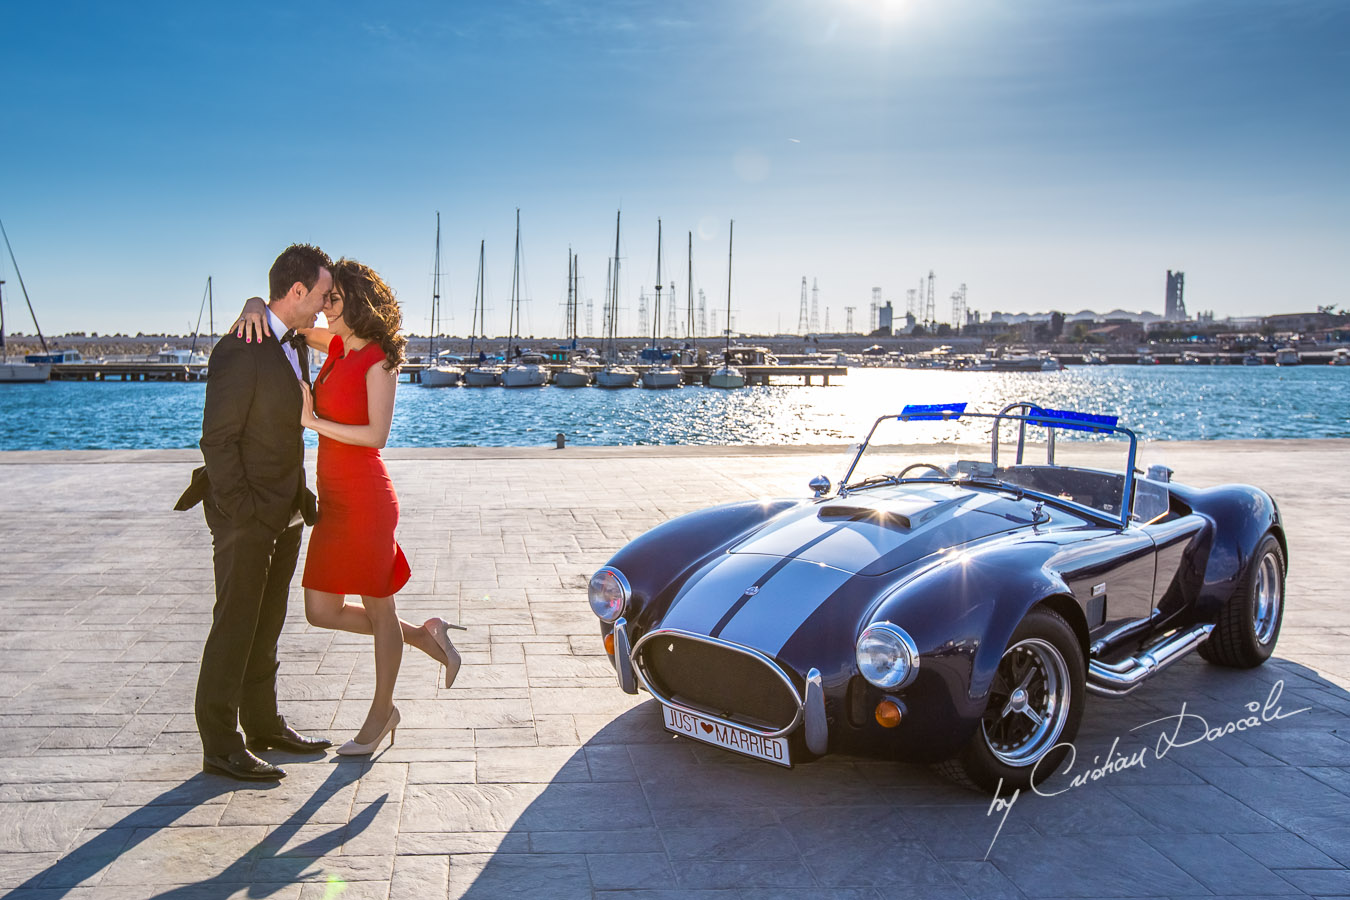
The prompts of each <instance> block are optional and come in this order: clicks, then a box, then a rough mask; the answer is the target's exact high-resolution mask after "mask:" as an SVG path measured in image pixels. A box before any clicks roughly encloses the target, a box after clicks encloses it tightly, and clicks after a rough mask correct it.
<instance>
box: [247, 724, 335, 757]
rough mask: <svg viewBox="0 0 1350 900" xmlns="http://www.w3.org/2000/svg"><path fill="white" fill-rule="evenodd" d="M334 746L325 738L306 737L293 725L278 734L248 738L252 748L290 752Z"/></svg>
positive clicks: (320, 749)
mask: <svg viewBox="0 0 1350 900" xmlns="http://www.w3.org/2000/svg"><path fill="white" fill-rule="evenodd" d="M331 746H333V742H332V741H329V740H325V739H323V738H313V737H305V736H304V735H303V734H301V733H300V732H298V731H296V730H295V729H294V728H292V727H291V726H289V725H287V726H286V727H285V728H283V729H281V730H280V731H278V732H277V733H276V734H264V735H259V736H258V737H251V738H249V739H248V749H250V750H285V751H286V752H288V753H319V752H321V751H323V750H327V749H328V748H329V747H331Z"/></svg>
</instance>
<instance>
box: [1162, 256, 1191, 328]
mask: <svg viewBox="0 0 1350 900" xmlns="http://www.w3.org/2000/svg"><path fill="white" fill-rule="evenodd" d="M1185 293H1186V273H1185V272H1173V271H1172V270H1171V269H1168V270H1167V299H1166V302H1165V303H1164V304H1163V318H1164V319H1166V320H1167V321H1169V322H1184V321H1186V301H1185V299H1184V297H1183V295H1184V294H1185Z"/></svg>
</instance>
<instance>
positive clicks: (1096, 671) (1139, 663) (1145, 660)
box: [1087, 625, 1214, 697]
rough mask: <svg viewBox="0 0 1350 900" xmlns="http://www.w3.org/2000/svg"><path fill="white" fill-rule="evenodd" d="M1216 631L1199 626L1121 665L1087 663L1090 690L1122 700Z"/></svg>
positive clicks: (1095, 661)
mask: <svg viewBox="0 0 1350 900" xmlns="http://www.w3.org/2000/svg"><path fill="white" fill-rule="evenodd" d="M1213 630H1214V626H1213V625H1196V626H1194V627H1193V628H1190V629H1187V630H1186V631H1178V632H1177V633H1176V634H1173V635H1171V636H1169V637H1166V638H1163V639H1162V640H1161V641H1159V642H1158V643H1156V644H1154V645H1153V646H1152V647H1149V648H1148V649H1146V650H1144V651H1143V652H1141V653H1140V654H1139V655H1137V656H1131V657H1129V658H1127V659H1122V660H1121V661H1120V662H1115V663H1107V662H1101V661H1100V660H1095V659H1094V660H1091V661H1090V662H1089V663H1088V682H1087V689H1088V690H1089V691H1091V692H1092V693H1094V694H1099V695H1101V696H1103V697H1123V696H1125V695H1126V694H1128V693H1130V692H1131V691H1133V690H1134V689H1135V688H1137V687H1139V685H1141V684H1143V683H1144V682H1145V681H1146V680H1147V679H1149V678H1151V677H1152V676H1154V675H1156V674H1157V673H1158V672H1161V671H1162V670H1163V669H1165V668H1167V667H1168V666H1170V665H1171V664H1172V663H1174V662H1176V661H1177V660H1179V659H1181V658H1182V657H1183V656H1185V655H1186V654H1187V653H1190V652H1191V651H1192V650H1194V649H1195V648H1196V647H1199V646H1200V645H1201V644H1203V643H1204V642H1205V641H1206V640H1207V639H1208V638H1209V633H1210V632H1211V631H1213Z"/></svg>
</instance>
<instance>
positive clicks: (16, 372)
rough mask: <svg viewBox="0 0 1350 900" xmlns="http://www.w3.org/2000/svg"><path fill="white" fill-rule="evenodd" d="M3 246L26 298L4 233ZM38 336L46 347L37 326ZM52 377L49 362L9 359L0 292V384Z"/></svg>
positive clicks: (1, 283) (0, 283) (30, 309)
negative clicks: (12, 360) (7, 252)
mask: <svg viewBox="0 0 1350 900" xmlns="http://www.w3.org/2000/svg"><path fill="white" fill-rule="evenodd" d="M4 228H5V226H4V224H3V223H0V232H4ZM5 247H6V249H8V250H9V261H10V262H11V263H13V264H14V274H15V275H17V276H18V278H19V287H20V288H23V298H24V300H25V301H27V300H28V289H27V288H26V287H24V286H23V275H20V274H19V263H18V260H16V259H15V258H14V248H12V247H10V246H9V235H8V234H5ZM4 284H5V282H4V281H3V280H0V291H3V290H4ZM28 312H29V313H32V312H33V304H32V302H31V301H30V302H29V303H28ZM33 324H34V326H37V316H33ZM37 332H38V338H39V339H40V340H41V341H42V349H43V350H44V351H45V350H46V349H47V339H46V338H44V337H42V329H41V327H38V329H37ZM51 377H52V366H51V363H45V362H42V363H31V362H19V361H18V360H15V361H14V362H10V361H9V346H8V345H7V344H6V343H5V302H4V296H3V294H0V384H20V383H34V382H43V381H47V380H49V379H50V378H51Z"/></svg>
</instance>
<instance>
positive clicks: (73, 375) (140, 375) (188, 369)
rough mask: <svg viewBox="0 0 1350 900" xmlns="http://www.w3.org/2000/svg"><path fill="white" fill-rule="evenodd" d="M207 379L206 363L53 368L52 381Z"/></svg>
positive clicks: (64, 365)
mask: <svg viewBox="0 0 1350 900" xmlns="http://www.w3.org/2000/svg"><path fill="white" fill-rule="evenodd" d="M205 378H206V364H205V363H192V364H185V363H164V362H144V361H135V360H129V361H125V362H94V361H87V362H77V363H53V364H52V381H202V380H204V379H205Z"/></svg>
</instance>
